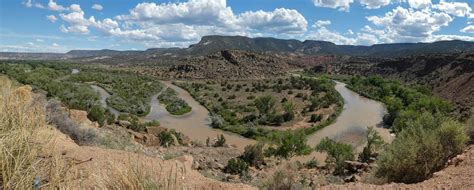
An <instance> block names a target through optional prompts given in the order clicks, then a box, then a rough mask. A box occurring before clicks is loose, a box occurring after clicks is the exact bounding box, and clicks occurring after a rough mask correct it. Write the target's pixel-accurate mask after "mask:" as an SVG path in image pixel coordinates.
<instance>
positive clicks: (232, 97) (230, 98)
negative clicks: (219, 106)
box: [227, 94, 237, 100]
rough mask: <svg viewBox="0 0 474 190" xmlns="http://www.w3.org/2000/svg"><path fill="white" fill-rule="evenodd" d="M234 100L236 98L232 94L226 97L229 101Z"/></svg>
mask: <svg viewBox="0 0 474 190" xmlns="http://www.w3.org/2000/svg"><path fill="white" fill-rule="evenodd" d="M235 98H237V96H235V95H234V94H232V95H230V96H229V97H227V99H229V100H233V99H235Z"/></svg>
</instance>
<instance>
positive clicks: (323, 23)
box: [313, 20, 331, 28]
mask: <svg viewBox="0 0 474 190" xmlns="http://www.w3.org/2000/svg"><path fill="white" fill-rule="evenodd" d="M327 25H331V21H330V20H318V21H316V23H314V25H313V27H316V28H320V27H323V26H327Z"/></svg>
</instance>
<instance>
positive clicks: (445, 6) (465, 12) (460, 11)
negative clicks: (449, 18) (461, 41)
mask: <svg viewBox="0 0 474 190" xmlns="http://www.w3.org/2000/svg"><path fill="white" fill-rule="evenodd" d="M433 8H434V9H438V10H440V11H442V12H445V13H448V14H450V15H454V16H457V17H470V15H471V12H472V9H471V7H470V6H469V4H467V3H464V2H462V3H461V2H446V1H444V0H441V1H440V2H439V4H436V5H433Z"/></svg>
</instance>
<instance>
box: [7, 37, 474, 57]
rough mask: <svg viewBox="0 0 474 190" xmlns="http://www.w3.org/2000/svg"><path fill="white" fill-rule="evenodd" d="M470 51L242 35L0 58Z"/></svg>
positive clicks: (447, 44) (453, 44)
mask: <svg viewBox="0 0 474 190" xmlns="http://www.w3.org/2000/svg"><path fill="white" fill-rule="evenodd" d="M473 48H474V42H467V41H459V40H453V41H438V42H433V43H397V44H376V45H372V46H358V45H336V44H334V43H332V42H327V41H314V40H306V41H299V40H294V39H277V38H264V37H258V38H249V37H245V36H217V35H213V36H204V37H202V39H201V40H200V41H199V42H198V43H196V44H193V45H190V46H189V47H188V48H151V49H148V50H145V51H117V50H108V49H103V50H72V51H69V52H67V53H65V54H35V53H14V52H11V53H1V54H0V58H2V59H18V58H23V59H71V58H91V57H104V56H138V57H150V56H152V57H155V56H159V57H161V56H176V57H184V56H206V55H211V54H214V53H216V52H219V51H221V50H242V51H250V52H258V53H296V54H302V55H341V56H342V55H345V56H363V57H404V56H412V55H423V54H433V53H459V52H463V51H466V50H470V49H473Z"/></svg>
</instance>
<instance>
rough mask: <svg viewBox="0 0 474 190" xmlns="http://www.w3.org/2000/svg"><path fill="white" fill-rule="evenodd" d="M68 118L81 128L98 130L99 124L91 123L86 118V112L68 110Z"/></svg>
mask: <svg viewBox="0 0 474 190" xmlns="http://www.w3.org/2000/svg"><path fill="white" fill-rule="evenodd" d="M69 117H70V118H71V119H72V120H74V121H76V122H77V123H79V124H80V125H82V126H85V127H93V128H98V127H99V124H98V123H97V122H92V121H91V120H89V118H87V112H86V111H83V110H75V109H70V110H69Z"/></svg>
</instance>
